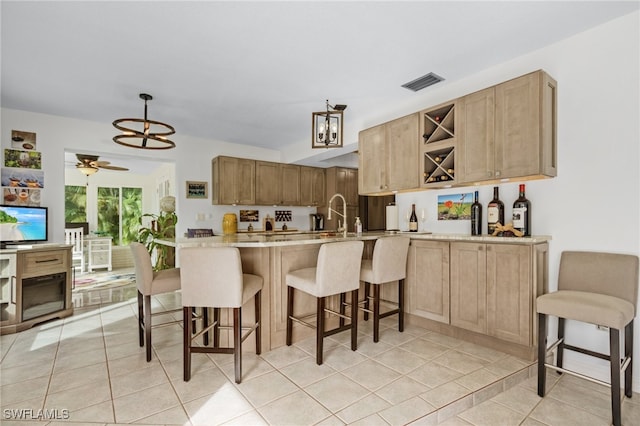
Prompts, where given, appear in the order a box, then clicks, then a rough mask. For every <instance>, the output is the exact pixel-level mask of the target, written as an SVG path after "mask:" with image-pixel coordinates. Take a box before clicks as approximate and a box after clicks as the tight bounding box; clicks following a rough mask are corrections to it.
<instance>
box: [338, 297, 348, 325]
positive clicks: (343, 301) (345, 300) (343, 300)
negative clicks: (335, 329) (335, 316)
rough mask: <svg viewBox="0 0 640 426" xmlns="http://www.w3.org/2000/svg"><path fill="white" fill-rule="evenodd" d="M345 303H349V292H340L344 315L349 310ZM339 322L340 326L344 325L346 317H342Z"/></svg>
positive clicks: (341, 312)
mask: <svg viewBox="0 0 640 426" xmlns="http://www.w3.org/2000/svg"><path fill="white" fill-rule="evenodd" d="M345 303H347V294H346V293H340V315H344V314H345V313H346V311H347V310H346V306H345ZM338 323H339V324H340V327H344V318H342V317H340V319H339V320H338Z"/></svg>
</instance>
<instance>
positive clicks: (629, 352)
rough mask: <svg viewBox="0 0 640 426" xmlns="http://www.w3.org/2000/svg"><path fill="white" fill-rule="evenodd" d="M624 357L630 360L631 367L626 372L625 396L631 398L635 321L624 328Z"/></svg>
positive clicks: (628, 366)
mask: <svg viewBox="0 0 640 426" xmlns="http://www.w3.org/2000/svg"><path fill="white" fill-rule="evenodd" d="M624 357H625V358H630V361H629V365H627V369H626V370H625V372H624V394H625V395H626V396H627V398H631V395H632V391H631V380H632V377H633V321H631V322H630V323H629V324H627V326H626V327H625V328H624Z"/></svg>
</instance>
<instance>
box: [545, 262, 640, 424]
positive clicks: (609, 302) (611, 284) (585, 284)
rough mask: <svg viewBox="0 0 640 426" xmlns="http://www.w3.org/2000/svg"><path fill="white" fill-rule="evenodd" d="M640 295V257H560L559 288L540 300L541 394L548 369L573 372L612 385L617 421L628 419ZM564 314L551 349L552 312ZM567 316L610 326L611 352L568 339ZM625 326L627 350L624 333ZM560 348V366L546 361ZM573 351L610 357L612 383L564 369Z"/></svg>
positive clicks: (606, 358) (560, 319)
mask: <svg viewBox="0 0 640 426" xmlns="http://www.w3.org/2000/svg"><path fill="white" fill-rule="evenodd" d="M637 299H638V257H637V256H632V255H625V254H614V253H597V252H577V251H566V252H563V253H562V257H561V259H560V271H559V275H558V291H556V292H553V293H548V294H543V295H542V296H539V297H538V299H537V301H536V302H537V306H536V310H537V312H538V327H539V329H538V395H539V396H541V397H544V394H545V385H546V383H545V382H546V375H545V370H546V368H551V369H553V370H556V371H558V372H561V373H568V374H572V375H575V376H579V377H584V378H587V379H589V380H591V381H594V382H597V383H600V384H603V385H605V386H610V387H611V411H612V416H613V424H614V425H616V426H619V425H620V424H621V422H622V412H621V402H620V397H621V395H620V375H621V373H622V372H624V375H625V376H624V382H625V383H624V390H625V395H626V396H627V397H629V398H631V395H632V392H631V379H632V371H633V370H632V369H633V358H632V355H633V319H634V318H635V316H636V304H637ZM548 315H553V316H555V317H558V339H557V340H556V342H555V343H553V344H552V345H550V346H549V347H547V316H548ZM565 319H570V320H575V321H581V322H585V323H589V324H595V325H600V326H606V327H608V328H609V355H607V354H601V353H598V352H594V351H592V350H589V349H585V348H583V347H578V346H574V345H569V344H567V343H566V342H565ZM622 330H624V351H623V352H624V353H623V355H622V360H621V355H620V335H621V332H622ZM556 348H557V350H558V351H557V354H556V365H553V364H549V363H547V362H546V357H547V355H548V354H549V353H550V352H551V351H552V350H554V349H556ZM564 349H568V350H571V351H575V352H579V353H582V354H585V355H590V356H594V357H597V358H601V359H605V360H608V361H609V363H610V374H611V376H610V378H611V383H610V384H609V383H606V382H603V381H601V380H597V379H594V378H591V377H587V376H585V375H583V374H580V373H577V372H574V371H570V370H567V369H565V368H563V351H564Z"/></svg>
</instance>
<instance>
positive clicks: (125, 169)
mask: <svg viewBox="0 0 640 426" xmlns="http://www.w3.org/2000/svg"><path fill="white" fill-rule="evenodd" d="M98 168H99V169H105V170H116V171H120V172H126V171H128V170H129V169H127V168H126V167H119V166H108V165H105V166H98Z"/></svg>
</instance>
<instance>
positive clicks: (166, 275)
mask: <svg viewBox="0 0 640 426" xmlns="http://www.w3.org/2000/svg"><path fill="white" fill-rule="evenodd" d="M129 247H130V248H131V252H132V254H133V263H134V265H135V270H136V286H137V288H138V331H139V335H140V346H145V345H146V350H147V362H149V361H151V329H152V328H155V327H160V326H164V325H169V324H175V323H178V322H180V320H176V321H166V322H163V323H160V324H152V322H151V318H152V317H154V316H156V315H164V314H167V313H171V312H179V311H180V309H172V310H165V311H157V312H152V311H151V296H155V295H158V294H163V293H171V292H174V291H178V290H180V268H170V269H163V270H160V271H154V270H153V266H152V265H151V255H150V254H149V252H148V251H147V248H146V247H145V246H144V245H143V244H141V243H137V242H134V243H131V244H130V245H129Z"/></svg>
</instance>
